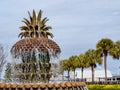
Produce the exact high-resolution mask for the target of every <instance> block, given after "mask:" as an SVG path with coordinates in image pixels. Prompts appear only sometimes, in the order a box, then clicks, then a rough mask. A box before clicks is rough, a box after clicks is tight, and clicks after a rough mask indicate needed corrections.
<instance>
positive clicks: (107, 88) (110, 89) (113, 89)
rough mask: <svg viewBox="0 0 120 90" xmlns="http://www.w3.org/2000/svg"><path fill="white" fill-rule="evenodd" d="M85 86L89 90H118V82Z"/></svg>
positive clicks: (119, 88)
mask: <svg viewBox="0 0 120 90" xmlns="http://www.w3.org/2000/svg"><path fill="white" fill-rule="evenodd" d="M87 88H88V89H89V90H120V84H116V85H115V84H114V85H99V84H94V85H87Z"/></svg>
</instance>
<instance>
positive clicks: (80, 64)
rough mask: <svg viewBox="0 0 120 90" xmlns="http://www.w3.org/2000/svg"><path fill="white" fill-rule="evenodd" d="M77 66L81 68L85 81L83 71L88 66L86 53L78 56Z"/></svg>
mask: <svg viewBox="0 0 120 90" xmlns="http://www.w3.org/2000/svg"><path fill="white" fill-rule="evenodd" d="M77 67H78V68H81V78H82V81H83V71H84V68H85V67H87V61H86V55H85V54H84V53H82V54H80V55H79V56H78V59H77Z"/></svg>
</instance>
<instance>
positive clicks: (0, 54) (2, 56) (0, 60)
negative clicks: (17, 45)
mask: <svg viewBox="0 0 120 90" xmlns="http://www.w3.org/2000/svg"><path fill="white" fill-rule="evenodd" d="M5 63H6V53H5V51H4V48H3V47H2V45H0V76H1V73H2V70H3V67H4V65H5Z"/></svg>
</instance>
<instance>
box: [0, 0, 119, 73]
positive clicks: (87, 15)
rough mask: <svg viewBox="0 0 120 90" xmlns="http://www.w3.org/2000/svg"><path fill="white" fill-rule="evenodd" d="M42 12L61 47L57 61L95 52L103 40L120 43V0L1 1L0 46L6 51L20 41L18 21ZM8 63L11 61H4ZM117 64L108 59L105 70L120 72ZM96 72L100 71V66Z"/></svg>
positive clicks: (20, 24)
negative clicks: (97, 45) (88, 51)
mask: <svg viewBox="0 0 120 90" xmlns="http://www.w3.org/2000/svg"><path fill="white" fill-rule="evenodd" d="M33 9H34V10H35V11H36V12H38V11H39V10H40V9H42V10H43V17H45V16H47V17H48V18H49V19H50V20H49V21H48V23H47V24H48V25H51V26H52V27H53V29H52V30H51V32H52V33H53V34H54V36H55V37H54V39H53V40H55V41H56V42H57V43H58V44H59V46H60V48H61V50H62V53H61V57H60V59H66V58H68V57H70V56H71V55H79V54H81V53H84V52H85V51H87V50H88V49H95V47H96V43H97V42H98V41H99V40H100V39H102V38H110V39H112V40H113V41H117V40H120V0H1V1H0V28H1V30H0V43H1V44H3V45H4V47H5V48H6V50H7V51H8V54H9V50H10V49H11V47H12V45H13V44H14V43H15V42H17V41H18V40H20V39H19V38H18V34H19V33H20V29H19V27H20V26H22V25H24V23H22V22H21V21H22V20H23V18H24V17H25V18H28V13H27V12H28V11H30V12H32V10H33ZM7 59H8V61H10V58H7ZM119 66H120V61H118V60H113V59H112V58H111V57H108V69H109V70H111V71H112V73H113V74H117V73H118V72H120V70H119ZM97 69H103V65H102V66H99V67H98V68H97Z"/></svg>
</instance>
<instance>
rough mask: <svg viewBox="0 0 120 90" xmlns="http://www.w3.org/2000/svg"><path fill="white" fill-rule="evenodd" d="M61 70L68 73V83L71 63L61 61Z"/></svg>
mask: <svg viewBox="0 0 120 90" xmlns="http://www.w3.org/2000/svg"><path fill="white" fill-rule="evenodd" d="M63 68H64V70H66V71H67V72H68V81H70V70H71V62H70V60H68V59H66V60H64V61H63Z"/></svg>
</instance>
